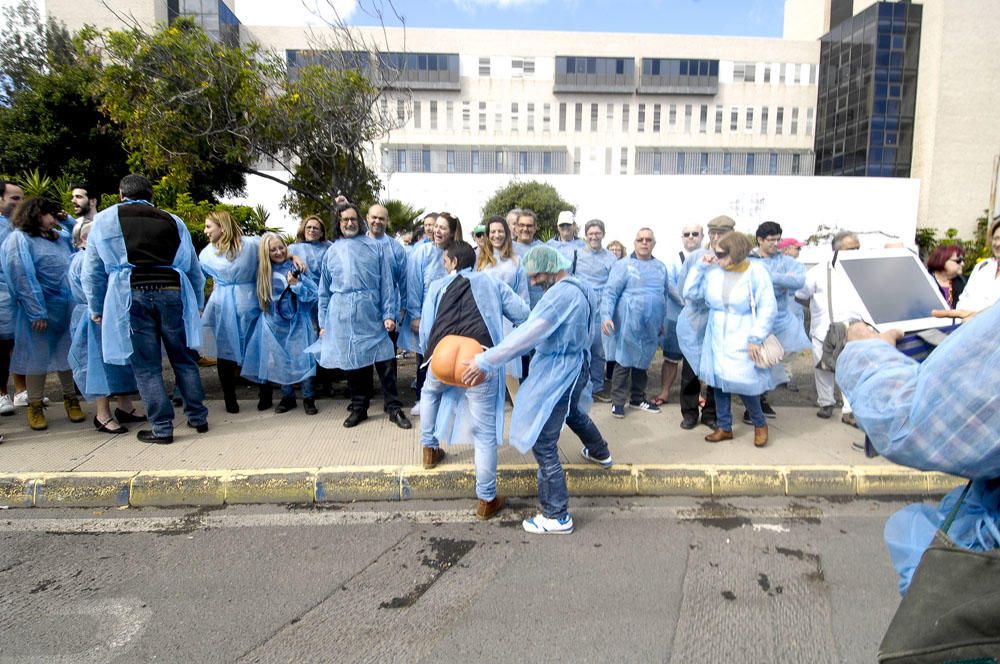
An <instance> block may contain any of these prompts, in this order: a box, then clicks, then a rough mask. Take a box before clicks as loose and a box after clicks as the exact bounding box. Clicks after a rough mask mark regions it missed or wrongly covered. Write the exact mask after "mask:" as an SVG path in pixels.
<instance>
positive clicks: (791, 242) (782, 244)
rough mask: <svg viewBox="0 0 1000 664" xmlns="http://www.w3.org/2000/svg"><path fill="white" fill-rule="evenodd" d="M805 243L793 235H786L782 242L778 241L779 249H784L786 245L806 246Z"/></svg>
mask: <svg viewBox="0 0 1000 664" xmlns="http://www.w3.org/2000/svg"><path fill="white" fill-rule="evenodd" d="M804 246H806V245H805V244H804V243H802V242H799V241H798V240H796V239H795V238H793V237H786V238H784V239H783V240H782V241H781V242H779V243H778V249H784V248H785V247H804Z"/></svg>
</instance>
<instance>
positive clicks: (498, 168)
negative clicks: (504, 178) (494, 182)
mask: <svg viewBox="0 0 1000 664" xmlns="http://www.w3.org/2000/svg"><path fill="white" fill-rule="evenodd" d="M493 172H494V173H503V172H504V171H503V152H501V151H500V150H496V151H494V152H493Z"/></svg>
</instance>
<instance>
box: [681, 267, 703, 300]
mask: <svg viewBox="0 0 1000 664" xmlns="http://www.w3.org/2000/svg"><path fill="white" fill-rule="evenodd" d="M708 267H709V264H708V263H705V262H704V261H702V260H701V259H698V260H697V261H696V262H695V263H694V265H692V266H691V269H690V270H689V271H688V274H687V281H685V282H684V289H683V290H682V291H681V292H682V293H683V296H684V301H685V303H687V302H704V301H705V273H706V272H707V271H708Z"/></svg>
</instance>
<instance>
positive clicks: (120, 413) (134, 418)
mask: <svg viewBox="0 0 1000 664" xmlns="http://www.w3.org/2000/svg"><path fill="white" fill-rule="evenodd" d="M115 419H116V420H118V421H119V422H120V423H122V424H131V423H134V422H145V421H146V416H145V415H136V414H135V408H133V409H132V410H131V411H129V412H127V413H126V412H125V411H124V410H122V409H121V408H115Z"/></svg>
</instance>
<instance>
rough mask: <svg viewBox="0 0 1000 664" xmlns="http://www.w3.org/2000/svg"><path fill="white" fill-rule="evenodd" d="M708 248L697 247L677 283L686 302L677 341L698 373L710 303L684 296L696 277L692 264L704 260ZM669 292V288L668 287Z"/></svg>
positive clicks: (680, 272) (678, 276)
mask: <svg viewBox="0 0 1000 664" xmlns="http://www.w3.org/2000/svg"><path fill="white" fill-rule="evenodd" d="M707 251H708V250H707V249H695V250H694V251H693V252H691V255H689V256H688V257H687V260H686V261H684V264H683V265H682V266H681V267H680V271H679V273H678V275H677V285H678V289H679V291H680V297H681V299H682V300H683V302H684V306H682V307H681V312H680V313H679V314H678V315H677V342H678V344H679V345H680V347H681V353H682V354H683V355H684V360H685V361H686V362H687V363H688V366H689V367H691V369H692V370H694V371H695V372H696V373H697V371H698V367H700V366H701V347H702V342H704V340H705V328H706V327H707V326H708V305H707V304H705V301H704V300H697V301H692V300H688V299H686V298H684V297H683V294H684V290H685V289H686V288H687V282H688V280H690V279H693V278H694V271H693V270H692V269H691V268H692V266H694V265H698V264H700V263H701V262H702V260H701V259H702V256H704V255H705V253H706V252H707ZM668 293H669V288H668Z"/></svg>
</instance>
